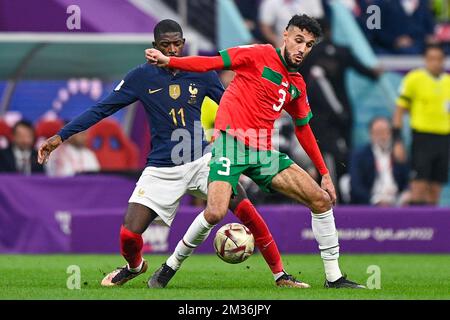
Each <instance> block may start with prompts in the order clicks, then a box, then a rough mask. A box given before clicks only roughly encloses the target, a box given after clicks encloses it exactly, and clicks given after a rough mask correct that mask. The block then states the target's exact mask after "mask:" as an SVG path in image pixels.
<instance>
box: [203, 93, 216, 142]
mask: <svg viewBox="0 0 450 320" xmlns="http://www.w3.org/2000/svg"><path fill="white" fill-rule="evenodd" d="M217 109H219V105H218V104H217V103H215V102H214V100H212V99H211V98H209V97H205V99H204V100H203V102H202V108H201V116H200V121H201V123H202V127H203V130H204V131H205V136H206V140H207V141H211V138H212V135H213V133H214V121H215V120H216V113H217Z"/></svg>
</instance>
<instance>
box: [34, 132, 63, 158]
mask: <svg viewBox="0 0 450 320" xmlns="http://www.w3.org/2000/svg"><path fill="white" fill-rule="evenodd" d="M62 143H63V141H62V139H61V137H60V136H59V135H54V136H53V137H50V138H48V139H47V140H45V141H44V142H43V143H42V144H41V146H40V147H39V150H38V162H39V163H40V164H44V163H46V162H47V161H48V158H49V156H50V153H52V152H53V150H55V149H56V148H58V147H59V146H60V145H61V144H62Z"/></svg>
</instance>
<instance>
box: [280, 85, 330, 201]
mask: <svg viewBox="0 0 450 320" xmlns="http://www.w3.org/2000/svg"><path fill="white" fill-rule="evenodd" d="M286 111H287V112H288V113H289V114H290V115H291V116H292V119H293V120H294V124H295V136H296V137H297V139H298V141H299V142H300V145H301V146H302V147H303V149H304V150H305V152H306V154H307V155H308V157H309V158H310V159H311V161H312V162H313V163H314V166H315V167H316V169H317V171H318V172H319V174H320V175H321V176H322V180H321V187H322V189H324V190H325V191H326V192H327V193H328V194H329V195H330V198H331V201H332V203H333V204H335V203H336V191H335V188H334V185H333V181H332V180H331V176H330V174H329V172H328V168H327V166H326V164H325V161H324V160H323V157H322V153H321V152H320V149H319V145H318V144H317V140H316V137H315V136H314V133H313V131H312V129H311V126H310V125H309V120H310V119H311V118H312V113H311V109H310V108H309V104H308V103H307V101H306V92H304V94H303V95H302V96H301V97H300V98H298V100H296V101H294V102H293V104H290V105H288V106H287V107H286Z"/></svg>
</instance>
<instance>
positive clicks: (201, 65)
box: [145, 49, 225, 72]
mask: <svg viewBox="0 0 450 320" xmlns="http://www.w3.org/2000/svg"><path fill="white" fill-rule="evenodd" d="M145 58H146V59H147V61H148V63H150V64H154V65H157V66H158V67H168V68H172V69H179V70H184V71H192V72H207V71H211V70H221V69H224V68H225V65H224V62H223V59H222V57H220V56H215V57H203V56H192V57H167V56H165V55H163V54H162V53H161V51H159V50H157V49H146V50H145Z"/></svg>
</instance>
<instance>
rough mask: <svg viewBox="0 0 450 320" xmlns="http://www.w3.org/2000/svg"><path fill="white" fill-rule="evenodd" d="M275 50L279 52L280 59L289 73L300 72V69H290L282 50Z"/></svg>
mask: <svg viewBox="0 0 450 320" xmlns="http://www.w3.org/2000/svg"><path fill="white" fill-rule="evenodd" d="M275 50H276V51H277V54H278V57H279V58H280V60H281V62H282V63H283V65H284V66H285V68H286V69H287V71H289V72H298V69H295V68H289V66H288V65H287V63H286V60H284V58H283V56H282V55H281V48H276V49H275Z"/></svg>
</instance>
